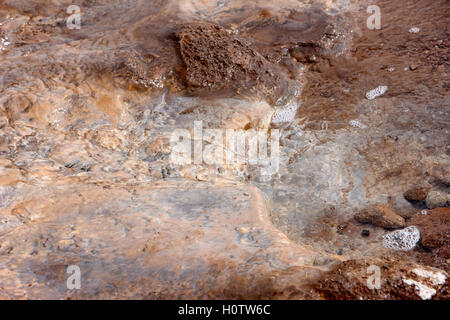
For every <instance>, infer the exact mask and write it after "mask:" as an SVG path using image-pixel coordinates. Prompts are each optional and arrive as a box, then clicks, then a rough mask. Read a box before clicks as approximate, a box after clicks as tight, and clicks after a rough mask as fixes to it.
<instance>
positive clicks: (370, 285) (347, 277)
mask: <svg viewBox="0 0 450 320" xmlns="http://www.w3.org/2000/svg"><path fill="white" fill-rule="evenodd" d="M376 272H379V280H380V281H379V286H377V283H376V281H375V280H376V279H375V278H376ZM448 285H449V280H448V276H447V274H446V273H445V272H444V271H442V270H439V269H435V268H431V267H425V266H422V265H418V264H416V263H414V262H410V261H406V260H402V259H397V258H391V259H364V260H348V261H345V262H342V263H341V264H339V265H337V266H336V267H335V268H334V269H333V270H332V271H330V272H329V273H327V274H325V276H324V277H323V278H322V279H321V280H320V281H318V283H317V284H315V285H314V287H315V289H316V290H317V291H318V292H320V293H321V295H322V296H323V297H324V298H326V299H334V300H343V299H351V300H361V299H363V300H369V299H370V300H373V299H376V300H386V299H389V300H393V299H407V300H421V299H422V300H428V299H448V298H450V296H449V291H448Z"/></svg>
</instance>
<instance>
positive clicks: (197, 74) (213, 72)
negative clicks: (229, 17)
mask: <svg viewBox="0 0 450 320" xmlns="http://www.w3.org/2000/svg"><path fill="white" fill-rule="evenodd" d="M177 36H178V38H179V43H180V51H181V56H182V57H183V61H184V63H185V64H186V68H187V70H186V80H187V82H188V84H189V85H191V86H194V87H202V88H211V89H216V90H217V89H234V90H236V89H241V90H242V89H245V88H246V89H250V88H253V87H256V86H259V87H260V90H262V91H263V94H264V95H265V96H267V97H269V98H272V101H276V99H277V98H280V97H281V96H282V95H283V94H285V93H286V92H283V90H286V86H287V83H286V79H285V78H283V77H282V75H281V74H280V71H279V69H278V68H277V67H276V66H275V65H273V64H271V63H270V62H269V61H267V60H266V59H265V58H264V57H263V56H261V54H259V53H258V52H257V51H255V50H254V49H252V48H251V47H250V46H249V45H248V44H247V43H246V42H245V41H244V40H243V39H240V38H239V37H238V36H236V35H235V34H234V33H233V30H227V29H225V28H223V27H221V26H218V25H213V24H194V25H187V26H184V27H183V29H182V30H181V31H180V32H179V33H178V34H177Z"/></svg>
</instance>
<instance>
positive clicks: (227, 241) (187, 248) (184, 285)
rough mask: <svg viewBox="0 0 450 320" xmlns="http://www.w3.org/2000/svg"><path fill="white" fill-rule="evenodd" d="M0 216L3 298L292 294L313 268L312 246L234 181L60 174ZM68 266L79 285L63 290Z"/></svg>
mask: <svg viewBox="0 0 450 320" xmlns="http://www.w3.org/2000/svg"><path fill="white" fill-rule="evenodd" d="M180 186H183V189H180ZM20 188H23V189H24V190H23V191H25V190H29V187H27V186H26V185H22V186H20ZM17 191H18V190H17ZM17 191H16V192H17ZM61 197H62V198H64V199H65V201H64V202H59V201H54V199H59V198H61ZM36 199H41V201H39V205H38V206H37V205H35V204H34V203H35V201H36ZM44 199H46V200H44ZM80 200H82V201H81V202H80ZM2 220H3V221H2V229H1V239H2V242H1V247H0V264H1V265H2V268H1V271H0V283H1V284H2V285H1V288H0V297H1V298H3V299H5V298H6V299H10V298H26V299H38V298H42V297H44V296H45V297H46V298H51V299H67V298H71V299H73V298H87V299H102V298H116V299H124V298H133V299H144V298H145V299H176V298H178V299H180V298H181V299H197V298H202V299H206V298H214V299H234V298H239V299H242V298H253V299H261V298H263V299H273V298H293V297H296V296H300V297H301V296H305V295H307V294H308V291H306V289H305V283H306V282H307V281H309V280H310V279H313V278H314V277H316V276H317V275H318V273H319V271H320V267H313V266H312V260H311V259H313V256H314V254H313V251H310V249H307V248H306V247H300V246H298V245H296V244H294V243H292V242H291V241H289V240H288V239H287V238H286V236H285V235H284V234H282V233H281V232H279V231H278V230H277V229H275V228H274V227H273V226H272V225H271V223H270V220H269V218H268V216H267V211H266V210H265V207H264V201H263V197H262V195H261V193H260V192H259V191H258V190H257V189H256V188H252V187H248V186H244V185H239V184H226V183H225V184H223V185H222V186H220V187H219V186H212V185H210V184H208V183H204V184H197V185H196V184H193V183H182V184H180V183H177V182H175V181H172V182H159V183H153V184H152V185H142V184H125V185H123V187H121V188H118V187H116V186H110V185H107V184H103V185H95V184H92V185H89V184H87V185H85V184H82V183H80V182H78V181H76V179H70V178H69V179H66V181H60V182H59V183H58V185H54V186H50V185H47V186H46V187H45V188H42V191H40V192H39V193H37V192H36V191H34V192H32V193H30V194H29V196H28V197H24V198H23V199H21V202H20V204H17V205H15V206H14V207H13V209H12V211H11V214H10V215H6V216H5V215H3V218H2ZM37 224H38V225H39V227H33V226H34V225H37ZM24 239H25V241H23V240H24ZM69 265H77V266H79V267H80V269H81V287H82V289H81V290H79V291H76V290H75V291H70V290H67V288H66V282H65V280H64V279H65V278H66V269H67V266H69ZM306 265H310V267H306V268H305V266H306ZM99 289H101V291H100V292H99Z"/></svg>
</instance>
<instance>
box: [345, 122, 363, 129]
mask: <svg viewBox="0 0 450 320" xmlns="http://www.w3.org/2000/svg"><path fill="white" fill-rule="evenodd" d="M349 124H350V125H351V126H352V127H355V128H360V129H366V128H367V126H366V125H365V124H364V123H362V122H360V121H358V120H350V121H349Z"/></svg>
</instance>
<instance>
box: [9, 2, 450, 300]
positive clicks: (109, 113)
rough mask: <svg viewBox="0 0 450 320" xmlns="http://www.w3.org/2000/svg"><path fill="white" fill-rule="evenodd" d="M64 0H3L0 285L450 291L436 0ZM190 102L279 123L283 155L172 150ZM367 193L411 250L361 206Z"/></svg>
mask: <svg viewBox="0 0 450 320" xmlns="http://www.w3.org/2000/svg"><path fill="white" fill-rule="evenodd" d="M71 4H72V1H66V0H57V1H53V2H52V5H48V4H47V3H44V2H43V1H34V0H31V1H20V0H10V1H7V2H6V3H0V266H1V267H0V297H1V298H8V299H9V298H11V299H12V298H21V299H38V298H41V299H45V298H48V299H66V298H70V299H81V298H87V299H98V298H106V299H113V298H121V299H130V298H137V299H175V298H181V299H183V298H186V299H197V298H202V299H207V298H214V299H227V298H251V299H260V298H264V299H277V298H282V299H308V298H332V299H336V298H337V299H342V298H351V299H354V298H355V299H359V298H367V299H372V298H374V299H399V298H401V299H421V298H426V299H428V297H429V298H431V299H448V277H447V280H446V282H445V283H441V282H440V281H439V283H437V282H436V283H434V284H433V279H432V278H433V277H432V278H429V277H428V278H427V277H425V278H427V279H425V278H424V276H423V275H424V274H425V275H429V272H434V274H437V273H438V272H447V273H448V272H449V266H450V264H449V260H448V259H449V258H448V254H449V253H448V252H449V249H448V241H447V240H446V239H447V235H448V221H447V219H446V218H447V216H448V212H447V211H448V209H446V208H438V209H434V210H427V212H428V213H427V214H423V213H421V212H422V210H424V209H425V207H426V206H429V207H430V208H434V207H445V206H447V205H448V201H447V200H448V193H449V192H448V186H449V184H448V182H449V179H448V178H449V177H448V168H450V159H449V155H450V153H449V150H448V141H449V139H448V138H449V131H448V122H449V101H448V83H449V80H450V78H449V74H448V57H447V56H448V47H449V40H448V23H446V18H447V17H448V16H449V12H448V5H447V3H446V1H445V0H433V1H431V0H426V1H421V2H417V1H413V0H407V1H402V2H392V1H387V0H386V1H385V0H383V1H379V3H378V5H379V6H380V7H381V8H382V12H383V16H382V28H381V29H380V30H370V29H368V28H367V24H366V20H367V12H366V9H367V6H368V5H370V4H372V3H369V2H367V1H362V2H358V3H357V4H350V3H349V2H348V1H319V0H317V1H312V2H308V3H306V2H301V3H299V2H292V1H289V0H282V1H276V2H274V1H266V0H264V1H256V2H254V3H251V4H250V3H248V2H245V1H239V0H235V1H210V2H205V1H197V0H192V1H191V0H186V1H185V0H183V1H143V0H127V1H124V0H121V1H119V0H114V1H110V0H108V1H106V0H95V1H85V2H83V3H82V4H81V5H80V8H81V15H82V16H81V17H82V19H81V21H82V23H81V28H80V29H74V30H71V29H68V28H67V25H66V22H67V19H68V14H67V13H66V10H67V7H68V6H69V5H71ZM429 21H433V23H429ZM412 27H416V28H418V30H419V31H418V32H416V33H412V32H409V31H408V30H410V29H411V28H412ZM380 86H381V87H383V88H384V87H386V90H384V91H383V94H382V95H378V96H376V97H374V98H373V99H370V100H369V99H367V98H366V93H367V92H370V90H373V89H374V88H379V87H380ZM277 115H278V116H277ZM275 120H277V121H275ZM194 121H199V122H200V121H201V123H202V125H203V128H204V129H219V130H226V129H232V130H242V131H243V132H251V130H259V131H260V132H263V133H265V134H269V135H270V134H271V133H272V132H274V130H275V129H277V130H279V132H280V139H279V147H280V157H279V158H280V164H279V170H278V171H276V172H275V173H274V174H272V175H271V176H266V175H262V174H261V170H260V169H261V168H260V167H258V166H254V165H251V164H250V163H249V162H248V161H247V162H245V161H244V162H243V163H227V162H220V163H201V164H199V163H195V162H194V161H191V162H190V163H182V164H180V163H174V161H172V158H171V155H172V154H173V149H174V147H173V141H172V142H171V137H172V134H173V132H174V131H175V130H180V129H181V130H185V132H186V131H187V132H189V133H190V134H191V136H192V137H194V136H195V134H194V129H193V128H194ZM192 144H194V143H192ZM216 144H218V143H217V141H216V140H214V141H213V140H211V141H208V142H205V147H212V146H214V145H216ZM221 147H222V149H223V150H224V151H226V150H228V146H226V145H225V146H224V145H222V146H221ZM422 185H425V186H426V188H427V191H428V193H427V194H426V196H425V192H424V191H423V190H421V189H420V190H419V189H416V190H413V191H408V190H410V189H411V188H412V187H414V186H422ZM428 189H429V190H428ZM405 192H406V194H405ZM424 197H425V198H424ZM405 198H406V199H405ZM444 198H445V201H444ZM411 201H412V202H411ZM414 202H416V203H414ZM377 203H382V204H384V205H385V206H386V207H387V208H389V209H383V210H381V211H380V210H378V211H374V212H375V213H376V215H375V216H374V215H368V216H369V217H371V218H370V219H368V220H365V221H368V222H373V221H377V222H375V224H378V225H380V226H382V227H387V228H397V227H403V226H406V227H408V226H416V227H417V228H418V230H420V234H421V240H420V242H419V243H418V244H417V245H415V246H414V248H411V250H409V251H396V250H393V249H391V248H385V247H383V236H385V235H387V234H389V233H390V232H391V230H385V229H384V228H380V227H378V226H374V225H371V224H361V223H360V222H356V221H354V215H355V214H356V213H358V212H361V211H362V210H364V209H365V208H368V207H371V206H373V205H375V204H377ZM388 210H392V212H394V215H393V214H392V212H391V211H388ZM445 210H447V211H445ZM371 212H372V211H371ZM377 212H378V213H377ZM379 217H382V219H380V218H379ZM402 219H403V220H402ZM369 220H370V221H369ZM363 230H364V231H363ZM386 257H388V258H386ZM366 258H367V261H366V262H363V259H366ZM371 262H373V263H374V264H376V265H379V266H380V268H383V266H384V265H386V266H387V268H388V269H386V270H387V271H382V275H383V277H384V276H387V278H386V279H388V280H387V281H385V282H383V283H384V285H383V287H382V289H381V291H371V290H370V289H368V287H367V285H366V283H365V282H364V280H362V279H366V278H367V276H368V275H367V273H366V267H367V263H371ZM70 265H76V266H79V267H80V270H81V289H80V290H69V289H68V288H67V286H66V280H67V277H68V274H67V268H68V266H70ZM416 269H420V270H426V271H427V272H428V273H427V272H425V273H424V272H419V274H417V273H415V272H414V271H413V270H416ZM382 270H385V269H382ZM385 272H387V273H385ZM442 274H444V273H442ZM327 277H328V279H330V281H328V282H327V281H325V282H321V281H322V280H323V279H327ZM364 277H366V278H364ZM439 277H440V276H438V278H439ZM439 279H440V278H439ZM319 284H320V285H319ZM424 286H425V287H427V288H424Z"/></svg>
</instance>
